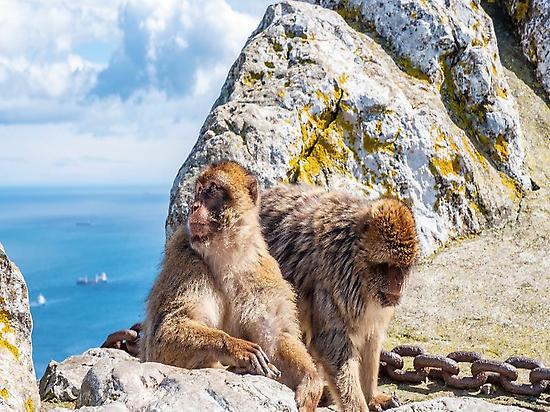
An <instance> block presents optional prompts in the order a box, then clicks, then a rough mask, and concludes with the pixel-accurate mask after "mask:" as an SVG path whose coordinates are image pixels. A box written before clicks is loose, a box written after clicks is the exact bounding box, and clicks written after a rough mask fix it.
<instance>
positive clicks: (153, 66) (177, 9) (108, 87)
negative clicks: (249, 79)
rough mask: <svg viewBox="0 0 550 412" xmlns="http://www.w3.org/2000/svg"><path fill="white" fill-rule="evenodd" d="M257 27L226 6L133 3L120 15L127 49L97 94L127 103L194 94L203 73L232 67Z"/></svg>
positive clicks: (213, 2) (194, 0)
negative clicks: (148, 91) (140, 96)
mask: <svg viewBox="0 0 550 412" xmlns="http://www.w3.org/2000/svg"><path fill="white" fill-rule="evenodd" d="M257 24H258V18H257V17H252V16H250V15H248V14H245V13H241V12H236V11H235V10H233V9H232V8H231V6H230V5H229V4H228V3H227V2H226V1H225V0H209V1H204V0H165V1H162V2H157V1H153V0H132V1H129V2H127V3H126V4H125V5H124V6H123V7H121V9H120V16H119V26H120V29H121V31H122V33H123V41H122V44H121V47H120V48H119V49H118V50H117V51H116V52H115V54H114V55H113V57H112V58H111V60H110V62H109V65H108V66H107V67H106V68H105V70H103V71H102V72H101V73H100V74H99V76H98V82H97V86H96V88H95V90H94V93H95V94H97V95H98V96H107V95H113V94H118V95H119V96H121V97H123V98H127V97H129V96H131V94H132V93H134V92H136V91H137V90H140V89H144V88H147V87H154V88H156V89H158V90H161V91H163V92H165V93H166V94H167V95H169V96H181V95H183V94H189V93H191V92H192V91H193V89H194V84H195V81H196V80H197V76H199V73H198V70H201V73H200V75H202V76H203V75H204V68H205V67H208V66H213V67H216V66H219V65H220V64H223V65H224V66H228V65H229V64H230V63H231V62H232V61H233V60H234V59H235V58H236V56H237V54H238V52H239V51H240V49H241V47H242V46H243V44H244V41H245V40H246V38H247V37H248V35H249V34H250V33H251V32H252V30H253V29H254V28H255V27H256V25H257ZM215 74H217V72H214V73H213V75H215ZM201 80H204V76H203V77H202V78H201ZM216 80H219V79H217V78H216ZM210 83H211V84H213V85H214V84H215V85H217V84H218V82H210ZM204 84H205V83H204V81H203V82H202V87H201V90H202V92H204Z"/></svg>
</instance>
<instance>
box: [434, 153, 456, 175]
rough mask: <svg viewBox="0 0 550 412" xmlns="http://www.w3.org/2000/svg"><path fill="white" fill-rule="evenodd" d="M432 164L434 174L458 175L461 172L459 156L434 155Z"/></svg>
mask: <svg viewBox="0 0 550 412" xmlns="http://www.w3.org/2000/svg"><path fill="white" fill-rule="evenodd" d="M430 166H431V168H432V172H433V174H435V175H437V174H440V175H441V176H449V175H458V174H459V173H460V162H459V160H458V157H457V156H455V157H453V158H452V159H447V158H438V157H435V156H434V157H432V159H431V160H430Z"/></svg>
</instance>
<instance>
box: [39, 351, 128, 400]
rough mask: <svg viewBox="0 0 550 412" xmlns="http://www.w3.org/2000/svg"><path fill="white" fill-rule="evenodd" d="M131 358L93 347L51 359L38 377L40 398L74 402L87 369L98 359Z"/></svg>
mask: <svg viewBox="0 0 550 412" xmlns="http://www.w3.org/2000/svg"><path fill="white" fill-rule="evenodd" d="M105 358H107V359H109V361H115V360H132V359H133V358H132V357H131V356H130V355H128V354H127V353H126V352H123V351H121V350H116V349H98V348H93V349H89V350H87V351H86V352H84V353H83V354H82V355H77V356H71V357H69V358H67V359H65V360H64V361H63V362H61V363H60V362H56V361H51V362H50V363H49V364H48V367H47V368H46V371H45V372H44V375H43V376H42V378H41V379H40V384H39V390H40V399H41V400H42V401H47V402H74V401H76V400H77V399H78V395H79V394H80V386H81V385H82V381H83V380H84V377H85V376H86V374H87V373H88V371H89V370H90V369H91V368H92V367H93V366H94V365H95V364H96V363H97V362H99V361H100V360H104V359H105Z"/></svg>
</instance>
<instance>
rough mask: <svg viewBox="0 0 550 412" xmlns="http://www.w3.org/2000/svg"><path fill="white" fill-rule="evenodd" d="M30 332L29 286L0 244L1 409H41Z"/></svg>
mask: <svg viewBox="0 0 550 412" xmlns="http://www.w3.org/2000/svg"><path fill="white" fill-rule="evenodd" d="M31 332H32V319H31V313H30V310H29V297H28V292H27V285H26V284H25V281H24V279H23V275H21V272H20V271H19V269H18V268H17V266H15V264H14V263H12V262H11V261H10V260H9V258H8V256H7V255H6V253H5V252H4V248H3V247H2V245H1V244H0V410H20V411H27V412H29V411H34V410H39V409H40V398H39V396H38V388H37V386H36V379H35V376H34V368H33V364H32V345H31Z"/></svg>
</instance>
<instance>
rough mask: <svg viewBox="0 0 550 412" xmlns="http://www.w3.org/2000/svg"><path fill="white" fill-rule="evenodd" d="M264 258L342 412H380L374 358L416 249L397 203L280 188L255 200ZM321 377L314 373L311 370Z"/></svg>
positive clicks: (407, 216) (409, 222) (387, 402)
mask: <svg viewBox="0 0 550 412" xmlns="http://www.w3.org/2000/svg"><path fill="white" fill-rule="evenodd" d="M260 215H261V222H262V226H263V233H264V235H265V238H266V241H267V243H268V245H269V251H270V252H271V254H272V255H273V256H274V257H275V258H276V259H277V261H278V262H279V265H280V268H281V271H282V273H283V276H284V277H285V279H287V280H288V281H289V282H290V283H292V285H293V286H294V288H295V290H296V293H297V294H298V312H299V318H300V326H301V328H302V330H303V332H304V334H305V341H306V345H307V347H308V350H309V351H310V353H311V354H312V355H313V357H314V359H315V360H316V362H317V365H318V366H322V370H323V372H324V374H325V376H326V378H327V381H328V384H329V389H330V391H331V395H332V398H333V399H334V400H335V401H336V403H337V405H338V406H339V408H340V409H341V410H342V411H345V412H348V411H367V410H368V409H369V408H370V409H372V410H380V409H383V408H384V409H385V408H388V407H391V406H395V405H396V404H397V400H396V399H395V398H392V397H391V396H389V395H386V394H384V393H380V392H378V391H377V382H378V367H379V361H380V351H381V349H382V342H383V340H384V338H385V333H386V330H387V328H388V324H389V321H390V319H391V317H392V315H393V312H394V306H395V305H397V304H398V302H399V299H400V296H401V293H402V289H403V285H404V283H405V280H406V279H407V276H408V275H409V272H410V268H411V266H412V265H413V264H414V262H415V261H416V260H417V257H418V251H419V245H418V240H417V234H416V228H415V222H414V218H413V215H412V213H411V211H410V210H409V208H408V207H407V206H406V205H405V204H404V203H402V202H401V201H399V200H396V199H389V198H383V199H379V200H376V201H366V200H364V199H360V198H357V197H352V196H350V195H347V194H343V193H339V192H325V191H324V190H323V189H320V188H313V187H306V186H299V185H280V186H277V187H275V188H273V189H270V190H268V191H266V192H264V193H263V195H262V205H261V213H260ZM319 370H320V371H321V367H320V368H319Z"/></svg>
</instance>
